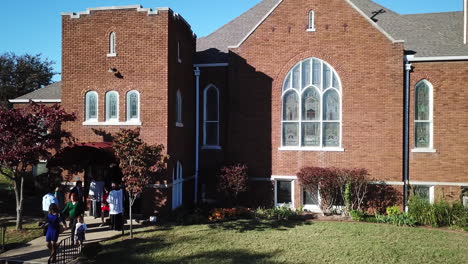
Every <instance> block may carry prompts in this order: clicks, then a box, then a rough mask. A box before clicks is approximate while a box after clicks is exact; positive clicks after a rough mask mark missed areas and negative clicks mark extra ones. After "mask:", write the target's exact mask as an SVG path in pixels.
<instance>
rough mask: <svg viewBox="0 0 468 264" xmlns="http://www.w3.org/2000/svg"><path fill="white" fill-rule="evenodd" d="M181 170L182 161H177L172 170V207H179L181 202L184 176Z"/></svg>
mask: <svg viewBox="0 0 468 264" xmlns="http://www.w3.org/2000/svg"><path fill="white" fill-rule="evenodd" d="M182 172H183V171H182V163H180V161H177V163H176V166H175V167H174V168H173V170H172V209H176V208H179V207H180V206H181V205H182V203H183V200H182V198H183V196H182V195H183V194H182V192H183V186H184V177H183V174H182Z"/></svg>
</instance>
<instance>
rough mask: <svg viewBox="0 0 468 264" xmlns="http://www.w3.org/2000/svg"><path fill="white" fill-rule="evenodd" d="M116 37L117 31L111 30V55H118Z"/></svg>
mask: <svg viewBox="0 0 468 264" xmlns="http://www.w3.org/2000/svg"><path fill="white" fill-rule="evenodd" d="M116 44H117V43H116V37H115V32H111V33H110V34H109V55H114V56H115V55H116V54H117V51H116V48H115V47H116Z"/></svg>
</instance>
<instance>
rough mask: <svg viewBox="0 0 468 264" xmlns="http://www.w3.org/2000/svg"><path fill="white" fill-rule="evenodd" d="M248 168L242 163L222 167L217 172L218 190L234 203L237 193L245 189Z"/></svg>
mask: <svg viewBox="0 0 468 264" xmlns="http://www.w3.org/2000/svg"><path fill="white" fill-rule="evenodd" d="M247 172H248V168H247V165H244V164H235V165H231V166H225V167H222V168H221V170H220V172H219V182H218V191H219V192H221V193H223V194H224V195H226V197H227V198H229V199H230V202H232V203H234V204H235V203H236V202H237V197H238V196H239V194H241V193H243V192H245V191H247V186H248V174H247Z"/></svg>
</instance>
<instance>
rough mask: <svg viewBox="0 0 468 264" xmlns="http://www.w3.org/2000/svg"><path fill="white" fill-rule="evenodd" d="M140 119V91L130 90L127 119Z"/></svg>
mask: <svg viewBox="0 0 468 264" xmlns="http://www.w3.org/2000/svg"><path fill="white" fill-rule="evenodd" d="M132 120H135V121H136V120H140V93H139V92H138V91H135V90H133V91H130V92H128V93H127V121H132Z"/></svg>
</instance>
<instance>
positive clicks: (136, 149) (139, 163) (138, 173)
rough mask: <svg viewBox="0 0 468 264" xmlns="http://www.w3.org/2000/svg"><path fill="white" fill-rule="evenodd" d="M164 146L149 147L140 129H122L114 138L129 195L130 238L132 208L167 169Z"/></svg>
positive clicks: (131, 235) (116, 152) (131, 236)
mask: <svg viewBox="0 0 468 264" xmlns="http://www.w3.org/2000/svg"><path fill="white" fill-rule="evenodd" d="M163 149H164V146H163V145H155V146H149V145H148V144H146V143H144V142H143V140H142V139H141V138H140V129H138V128H137V129H134V130H132V129H122V130H120V132H119V133H117V134H116V135H115V136H114V150H115V155H116V157H117V158H118V159H119V166H120V169H121V170H122V174H123V178H122V181H123V184H124V185H125V190H126V191H127V193H128V194H129V202H130V206H129V215H130V238H131V239H133V225H132V206H133V204H134V203H135V199H136V198H137V197H138V196H139V195H141V194H142V193H143V191H144V189H145V188H146V187H147V186H148V184H150V183H152V182H154V179H155V178H156V177H157V176H158V175H161V174H162V173H163V172H164V171H165V168H166V161H167V157H166V156H165V155H164V154H163V153H162V152H163Z"/></svg>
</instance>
